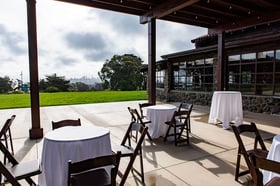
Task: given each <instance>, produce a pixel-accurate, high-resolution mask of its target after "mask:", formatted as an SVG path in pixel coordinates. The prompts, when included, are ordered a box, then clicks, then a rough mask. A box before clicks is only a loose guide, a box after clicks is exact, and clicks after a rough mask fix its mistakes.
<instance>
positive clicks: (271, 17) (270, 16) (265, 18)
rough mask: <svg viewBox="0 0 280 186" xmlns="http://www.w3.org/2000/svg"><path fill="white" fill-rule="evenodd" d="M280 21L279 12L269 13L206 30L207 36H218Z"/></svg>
mask: <svg viewBox="0 0 280 186" xmlns="http://www.w3.org/2000/svg"><path fill="white" fill-rule="evenodd" d="M276 21H280V11H276V12H270V13H267V14H263V15H259V16H256V17H249V18H247V19H246V18H243V19H241V20H239V21H237V22H232V23H230V24H225V25H220V26H218V27H213V28H209V29H208V34H218V33H219V32H222V31H224V32H231V31H235V30H242V29H245V28H248V27H252V26H255V25H262V24H266V23H268V24H269V23H273V22H276Z"/></svg>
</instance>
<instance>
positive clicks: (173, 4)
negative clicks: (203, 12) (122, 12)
mask: <svg viewBox="0 0 280 186" xmlns="http://www.w3.org/2000/svg"><path fill="white" fill-rule="evenodd" d="M199 1H200V0H187V1H186V0H172V1H165V2H164V3H162V4H160V5H158V6H156V7H154V8H153V9H152V10H151V11H149V12H147V13H145V14H144V15H142V16H140V23H141V24H145V23H147V22H148V21H149V20H150V19H153V18H156V19H160V18H162V17H164V16H167V15H169V14H171V13H174V12H176V11H178V10H181V9H183V8H185V7H187V6H190V5H193V4H194V3H197V2H199Z"/></svg>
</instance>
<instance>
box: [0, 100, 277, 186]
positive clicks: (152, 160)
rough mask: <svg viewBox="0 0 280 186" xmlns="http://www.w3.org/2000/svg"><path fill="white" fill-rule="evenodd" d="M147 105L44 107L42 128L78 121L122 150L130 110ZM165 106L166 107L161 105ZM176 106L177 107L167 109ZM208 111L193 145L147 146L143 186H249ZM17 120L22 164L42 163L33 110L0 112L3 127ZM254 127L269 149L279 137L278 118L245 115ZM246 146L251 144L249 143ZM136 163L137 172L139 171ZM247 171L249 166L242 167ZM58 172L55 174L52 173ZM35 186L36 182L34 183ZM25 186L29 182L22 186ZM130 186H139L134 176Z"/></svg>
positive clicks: (198, 112)
mask: <svg viewBox="0 0 280 186" xmlns="http://www.w3.org/2000/svg"><path fill="white" fill-rule="evenodd" d="M141 102H145V100H143V101H130V102H114V103H100V104H83V105H70V106H53V107H41V108H40V113H41V125H42V128H44V133H47V132H49V131H51V121H52V120H54V121H57V120H61V119H66V118H73V119H76V118H80V119H81V122H82V124H83V123H92V124H93V125H97V126H103V127H108V128H109V129H110V134H111V143H112V144H113V143H116V144H119V143H120V142H121V140H122V137H123V136H124V133H125V131H126V128H127V126H128V124H129V121H130V115H129V113H128V110H127V107H132V108H137V109H138V103H141ZM158 104H162V103H158ZM168 104H174V105H176V106H178V105H179V103H168ZM209 110H210V108H209V107H203V106H198V105H194V107H193V111H192V114H191V127H192V132H191V134H190V144H189V145H183V146H179V147H175V145H174V143H172V142H163V139H162V138H158V139H154V140H153V141H152V142H151V141H149V139H148V138H147V139H146V140H145V142H144V146H143V149H144V170H145V179H146V180H145V181H146V185H148V186H154V185H158V186H173V185H179V186H185V185H186V186H187V185H191V186H196V185H199V186H200V185H203V186H204V185H207V186H212V185H213V186H214V185H215V186H217V185H219V186H223V185H227V186H235V185H237V186H238V185H251V181H250V176H249V175H247V176H243V177H242V178H241V179H240V182H236V181H235V180H234V172H235V164H236V155H237V146H238V145H237V142H236V139H235V137H234V134H233V132H232V130H224V129H223V128H222V126H221V125H213V124H208V123H207V121H208V115H209ZM13 114H15V115H16V119H15V120H14V123H13V125H12V128H11V130H12V136H13V141H14V149H15V156H16V159H17V160H18V161H28V160H33V159H40V158H41V150H42V143H43V139H40V140H30V139H29V137H28V136H29V128H30V127H31V121H30V120H31V114H30V108H24V109H3V110H0V116H1V117H0V122H1V123H4V122H5V120H6V119H7V118H9V117H10V116H11V115H13ZM251 121H252V122H255V123H256V124H257V127H258V129H259V130H260V132H261V135H262V137H263V138H264V140H265V143H266V146H267V148H268V149H269V147H270V145H271V140H272V138H273V136H274V135H275V134H280V127H279V125H280V123H279V121H280V117H279V116H274V115H269V114H256V113H251V112H246V111H244V123H248V122H251ZM245 141H246V144H247V145H251V144H252V143H253V142H252V141H251V138H250V137H246V138H245ZM126 162H127V161H126V160H125V159H122V160H121V164H120V169H121V170H124V168H125V166H126ZM138 164H139V163H138V161H137V160H136V161H135V166H136V167H139V166H138ZM242 164H243V166H242V167H246V166H245V163H244V162H242ZM54 171H55V170H54ZM34 179H35V181H37V178H36V177H35V178H34ZM22 183H23V185H26V183H25V181H23V182H22ZM126 185H127V186H130V185H131V186H134V185H141V183H139V182H138V181H137V180H136V179H135V178H134V177H133V176H132V174H131V175H130V177H129V178H128V180H127V182H126Z"/></svg>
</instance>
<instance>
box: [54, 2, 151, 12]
mask: <svg viewBox="0 0 280 186" xmlns="http://www.w3.org/2000/svg"><path fill="white" fill-rule="evenodd" d="M56 1H61V2H66V3H71V4H77V5H82V6H87V7H92V8H98V9H104V10H111V11H115V12H122V13H127V14H132V15H139V14H142V13H143V12H146V11H147V9H148V7H149V5H146V4H144V3H142V4H137V6H135V5H133V2H132V1H128V2H126V3H121V1H117V2H116V1H113V0H109V1H108V0H107V1H102V0H92V1H91V0H56ZM128 7H129V8H128Z"/></svg>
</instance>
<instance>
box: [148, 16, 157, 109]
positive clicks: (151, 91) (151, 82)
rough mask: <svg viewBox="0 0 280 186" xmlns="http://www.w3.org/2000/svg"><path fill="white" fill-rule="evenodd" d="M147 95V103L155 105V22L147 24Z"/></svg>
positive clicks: (151, 21) (152, 20)
mask: <svg viewBox="0 0 280 186" xmlns="http://www.w3.org/2000/svg"><path fill="white" fill-rule="evenodd" d="M148 43H149V44H148V95H149V103H152V104H156V20H155V19H150V21H149V23H148Z"/></svg>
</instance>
